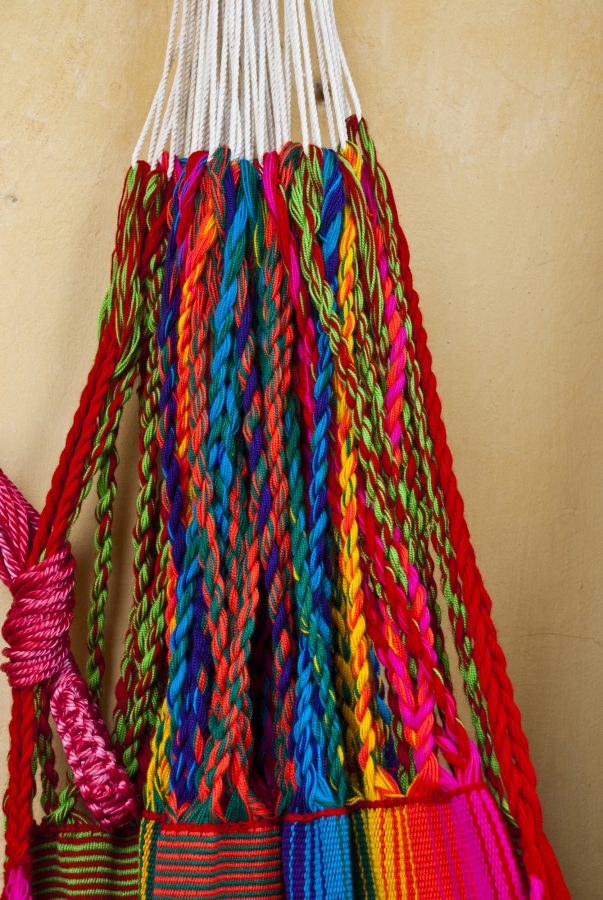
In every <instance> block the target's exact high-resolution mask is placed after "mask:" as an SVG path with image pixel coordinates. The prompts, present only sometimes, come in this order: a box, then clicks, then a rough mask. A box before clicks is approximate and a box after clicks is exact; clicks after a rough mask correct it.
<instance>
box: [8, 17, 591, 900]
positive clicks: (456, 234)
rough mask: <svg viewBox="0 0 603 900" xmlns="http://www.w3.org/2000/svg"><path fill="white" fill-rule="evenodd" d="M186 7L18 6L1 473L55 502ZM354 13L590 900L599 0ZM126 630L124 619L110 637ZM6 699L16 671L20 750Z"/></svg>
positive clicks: (472, 503) (504, 594)
mask: <svg viewBox="0 0 603 900" xmlns="http://www.w3.org/2000/svg"><path fill="white" fill-rule="evenodd" d="M168 7H169V4H168V0H128V2H126V3H124V2H123V0H104V2H103V3H97V2H92V0H88V2H85V0H54V2H53V3H48V4H47V3H41V2H39V0H37V2H36V0H3V2H2V3H1V4H0V48H1V53H2V66H1V67H0V97H1V116H0V123H1V124H0V235H1V237H0V254H1V264H0V286H1V300H0V403H1V410H2V412H1V420H0V421H1V426H0V436H1V438H0V465H2V466H3V467H4V468H6V469H7V471H8V472H9V473H10V475H11V476H12V477H13V478H14V479H15V480H16V481H17V483H18V484H19V485H20V486H21V488H22V489H23V490H24V492H25V493H26V495H27V496H28V497H29V498H30V499H31V500H32V501H33V502H34V503H35V504H36V505H37V506H38V507H39V506H40V505H41V504H42V502H43V499H44V496H45V492H46V489H47V487H48V484H49V481H50V477H51V473H52V469H53V467H54V465H55V463H56V460H57V458H58V455H59V452H60V449H61V447H62V441H63V439H64V435H65V433H66V430H67V427H68V425H69V422H70V418H71V415H72V413H73V410H74V408H75V405H76V401H77V398H78V396H79V391H80V389H81V387H82V386H83V383H84V379H85V375H86V372H87V369H88V366H89V364H90V361H91V358H92V354H93V350H94V343H95V332H96V316H97V309H98V306H99V303H100V299H101V297H102V294H103V291H104V287H105V283H106V279H107V275H108V265H109V256H110V252H111V247H112V240H113V228H114V222H115V212H116V206H117V201H118V199H119V193H120V189H121V182H122V178H123V173H124V171H125V168H126V166H127V164H128V161H129V157H130V153H131V148H132V146H133V144H134V141H135V138H136V136H137V132H138V129H139V126H140V124H141V122H142V120H143V118H144V114H145V112H146V106H147V105H148V103H149V101H150V98H151V96H152V92H153V89H154V83H155V81H156V78H157V77H158V73H159V67H160V65H161V60H162V56H163V45H164V38H165V32H166V28H167V19H168V11H169V10H168ZM337 7H338V11H339V18H340V23H341V31H342V35H343V39H344V43H345V46H346V48H347V50H348V53H349V57H350V62H351V66H352V70H353V72H354V74H355V76H356V79H357V84H358V88H359V91H360V95H361V98H362V100H363V104H364V109H365V113H366V115H367V118H368V119H369V122H370V124H371V127H372V131H373V134H374V137H375V139H376V141H377V144H378V147H379V148H380V151H381V156H382V159H383V161H384V162H385V163H386V165H387V167H388V169H389V172H390V175H391V176H392V180H393V183H394V187H395V189H396V193H397V197H398V200H399V207H400V211H401V216H402V221H403V225H404V227H405V229H406V231H407V233H408V235H409V240H410V244H411V251H412V255H413V268H414V272H415V279H416V284H417V287H418V290H419V292H420V294H421V296H422V299H423V311H424V315H425V319H426V323H427V327H428V331H429V333H430V335H431V347H432V352H433V355H434V358H435V365H436V372H437V373H438V375H439V383H440V387H441V393H442V396H443V401H444V409H445V414H446V422H447V425H448V430H449V435H450V441H451V444H452V448H453V451H454V452H455V454H456V463H457V469H458V474H459V478H460V483H461V486H462V488H463V490H464V495H465V499H466V504H467V511H468V517H469V522H470V524H471V527H472V532H473V535H474V537H475V543H476V546H477V549H478V553H479V558H480V560H481V564H482V567H483V571H484V575H485V578H486V582H487V584H488V585H489V588H490V591H491V593H492V596H493V599H494V609H495V619H496V623H497V625H498V627H499V631H500V637H501V640H502V643H503V646H504V648H505V650H506V653H507V655H508V659H509V667H510V671H511V675H512V677H513V680H514V683H515V686H516V691H517V696H518V698H519V702H520V705H521V708H522V710H523V713H524V719H525V727H526V730H527V733H528V737H529V738H530V742H531V747H532V752H533V757H534V761H535V763H536V768H537V771H538V774H539V779H540V788H541V796H542V801H543V805H544V811H545V818H546V824H547V829H548V833H549V836H550V838H551V841H552V843H553V845H554V846H555V848H556V850H557V851H558V854H559V858H560V861H561V864H562V867H563V869H564V871H565V872H566V874H567V878H568V882H569V885H570V888H571V890H572V893H573V896H574V897H576V898H593V900H594V898H598V897H600V896H601V885H602V884H603V867H602V854H601V847H602V843H603V813H602V810H603V804H602V803H601V797H602V796H603V776H602V769H601V765H600V757H601V752H602V750H603V720H602V714H601V693H602V689H603V683H602V675H601V672H602V669H603V666H602V663H603V604H601V602H600V596H599V595H600V588H599V585H600V580H601V579H600V572H599V569H600V564H601V549H600V548H601V544H602V540H603V525H602V521H601V507H602V502H603V490H602V488H603V485H602V475H601V465H600V457H601V447H602V438H603V421H602V416H601V387H602V366H601V346H602V338H603V333H602V327H601V310H600V303H601V283H602V280H603V278H602V276H603V271H602V268H603V266H602V263H601V254H600V230H601V225H602V215H601V213H602V210H601V188H602V187H603V185H602V180H603V179H602V177H601V150H602V140H601V137H602V136H601V113H602V109H601V102H600V101H601V83H602V77H601V76H602V72H601V60H602V56H601V34H602V26H603V4H602V3H601V2H600V0H538V2H534V0H505V2H504V3H500V2H493V0H456V2H452V3H451V2H447V0H428V2H423V0H406V2H400V0H379V2H376V0H374V2H370V0H338V2H337ZM128 464H130V468H131V467H132V460H131V458H130V460H128V453H127V452H126V453H125V454H124V468H127V466H128ZM132 499H133V494H132V488H131V479H130V487H129V490H128V491H127V493H126V497H125V500H124V502H122V503H121V505H120V506H119V510H118V530H119V534H120V540H119V542H118V543H119V547H118V555H117V559H116V564H115V577H114V581H113V589H114V603H115V605H116V606H117V605H119V603H120V600H121V601H122V607H123V605H124V603H123V601H124V600H125V597H126V592H127V587H128V584H129V574H128V572H129V560H128V559H127V548H128V514H127V511H126V510H127V509H128V508H131V506H132ZM85 513H86V515H85V520H86V521H85V524H84V527H83V528H80V529H79V531H78V534H77V536H76V539H75V548H76V552H77V551H78V548H82V547H84V546H85V547H86V552H80V553H79V558H80V562H82V563H83V565H82V566H81V570H82V573H84V572H85V570H86V562H87V556H88V553H89V551H88V549H87V548H88V547H89V546H90V535H91V511H90V509H86V511H85ZM81 579H82V581H83V582H84V581H85V580H86V575H85V574H82V576H81ZM1 602H2V608H3V609H5V608H6V603H7V597H6V595H5V594H4V593H3V595H2V601H1ZM118 634H119V628H118V626H117V625H114V626H112V628H111V633H110V639H112V640H113V641H114V643H115V645H116V650H117V643H118V637H117V635H118ZM116 655H117V653H115V654H114V656H116ZM8 704H9V694H8V690H7V686H6V683H5V681H4V680H2V681H0V758H4V757H5V751H6V728H7V722H8Z"/></svg>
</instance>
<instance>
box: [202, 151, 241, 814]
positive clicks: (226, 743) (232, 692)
mask: <svg viewBox="0 0 603 900" xmlns="http://www.w3.org/2000/svg"><path fill="white" fill-rule="evenodd" d="M218 172H219V174H220V175H221V185H220V186H219V188H220V189H221V190H220V192H221V194H222V197H221V198H220V200H219V201H216V197H217V196H218V190H219V189H218V186H217V185H216V187H215V189H214V205H215V207H216V217H217V219H218V222H219V229H220V231H221V232H222V233H223V234H224V252H223V272H222V280H221V286H220V297H219V302H218V304H217V306H216V308H215V311H214V317H213V322H212V344H213V357H212V362H211V367H210V371H211V382H210V390H209V400H210V406H209V429H210V430H209V447H210V451H209V460H208V462H209V466H210V471H211V473H212V476H213V479H214V484H215V494H214V509H215V516H216V521H217V524H218V529H219V534H220V539H221V550H222V559H223V565H224V572H225V578H224V584H225V598H224V608H223V609H221V610H220V611H219V619H218V620H217V621H215V622H214V624H215V626H216V628H215V637H214V641H213V644H212V648H213V652H214V663H215V673H216V675H215V680H216V685H217V687H218V690H219V692H220V695H218V694H217V693H216V692H214V697H215V700H214V701H213V702H212V705H213V710H212V712H213V715H212V725H213V727H212V726H210V730H211V745H210V744H209V743H208V745H207V748H206V755H205V760H204V767H205V773H204V775H203V777H202V781H201V791H200V797H201V800H202V802H203V801H207V802H206V803H205V804H203V805H204V807H205V813H204V815H207V816H209V817H210V818H212V819H216V818H220V817H221V815H222V806H223V803H222V794H223V791H224V779H225V778H226V776H227V775H228V776H229V781H230V789H231V791H232V793H231V795H230V797H229V798H228V800H229V802H228V804H227V816H228V817H229V818H234V819H235V820H237V819H239V818H241V817H243V818H246V817H247V816H248V814H249V813H248V803H249V797H248V793H249V789H248V783H247V775H246V772H245V760H246V758H247V756H248V753H249V749H250V747H251V723H250V720H249V717H248V716H247V715H246V712H245V706H246V686H247V685H246V681H247V672H246V668H245V666H246V656H247V653H248V650H247V647H248V643H249V638H250V634H251V631H253V619H251V621H249V614H250V607H251V602H252V601H251V600H250V597H249V595H248V593H247V591H246V587H247V582H244V576H243V569H244V566H245V538H246V536H247V524H246V515H247V501H246V490H245V488H244V483H243V478H242V457H241V453H240V452H238V448H239V444H240V430H241V421H242V390H241V384H240V381H239V372H238V371H237V370H238V369H240V350H239V346H238V341H237V333H236V332H237V331H238V329H237V326H236V319H237V318H238V319H239V320H240V318H241V315H242V310H243V308H244V306H245V303H246V296H247V291H248V288H247V263H246V251H247V215H248V212H247V211H248V205H247V203H246V200H245V188H244V186H243V185H242V183H241V180H240V177H238V174H239V173H238V170H235V167H234V166H231V164H230V160H229V159H228V158H226V159H225V162H224V165H223V167H222V171H221V172H220V171H219V170H218ZM235 175H236V176H237V177H236V180H237V181H238V186H237V184H236V180H235ZM222 198H223V199H222ZM242 627H243V629H244V630H243V635H242V638H243V640H242V641H241V633H240V629H241V628H242ZM245 629H248V631H247V632H246V631H245ZM249 629H250V630H249Z"/></svg>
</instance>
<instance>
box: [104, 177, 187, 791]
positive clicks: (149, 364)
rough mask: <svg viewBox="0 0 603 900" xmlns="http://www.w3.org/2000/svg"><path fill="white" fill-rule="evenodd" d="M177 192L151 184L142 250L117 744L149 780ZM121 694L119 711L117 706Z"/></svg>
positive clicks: (159, 648)
mask: <svg viewBox="0 0 603 900" xmlns="http://www.w3.org/2000/svg"><path fill="white" fill-rule="evenodd" d="M172 187H173V185H172V183H171V180H168V179H167V178H166V177H165V176H164V175H163V174H161V176H160V175H159V174H158V176H157V177H156V178H155V179H150V181H149V186H148V189H147V195H146V197H145V201H146V203H145V205H146V206H147V209H148V212H147V223H148V238H147V241H146V244H145V253H144V258H145V269H146V270H147V271H145V273H144V274H145V278H144V284H145V289H144V293H145V318H144V324H143V328H144V334H145V338H146V343H147V353H146V355H145V361H144V370H143V373H142V380H141V389H140V396H139V447H140V458H139V463H138V494H137V498H136V511H137V518H136V522H135V525H134V533H133V546H134V579H135V580H134V591H133V598H132V608H131V613H130V618H129V625H128V632H127V634H126V641H125V649H124V655H123V659H122V665H121V673H122V677H121V679H120V682H119V683H118V687H117V689H116V698H117V701H118V702H117V705H116V710H115V713H114V740H115V741H116V742H118V743H119V745H120V747H121V751H122V758H123V762H124V766H125V769H126V771H127V773H128V775H129V776H130V778H132V779H134V778H135V777H136V775H137V774H138V773H139V772H140V773H144V771H145V768H146V766H145V765H144V763H145V762H148V753H147V748H146V747H145V748H144V750H145V752H144V756H143V759H142V760H140V759H139V755H140V751H141V748H142V747H143V743H142V742H143V740H145V739H147V738H148V737H149V736H150V735H149V733H148V732H149V731H150V730H151V729H153V728H154V727H155V725H156V722H157V717H158V714H159V708H160V678H161V671H160V667H161V660H162V657H163V630H164V618H163V616H164V603H165V592H164V586H163V584H162V578H161V577H159V572H160V568H159V566H160V563H159V560H158V555H159V557H160V556H161V554H162V547H161V542H160V541H159V540H157V539H156V538H155V537H154V532H155V530H157V532H158V537H159V536H160V535H161V531H162V529H161V522H160V513H159V502H160V484H159V471H158V463H159V460H158V456H157V452H156V446H157V445H156V441H157V433H158V427H159V397H160V372H159V348H158V343H157V325H158V319H159V310H160V300H161V291H162V284H163V274H164V259H165V252H166V248H167V238H168V234H167V225H166V198H167V197H168V193H169V191H170V189H171V188H172ZM120 688H121V699H122V705H121V706H120V702H119V701H120Z"/></svg>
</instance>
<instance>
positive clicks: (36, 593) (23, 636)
mask: <svg viewBox="0 0 603 900" xmlns="http://www.w3.org/2000/svg"><path fill="white" fill-rule="evenodd" d="M74 575H75V561H74V559H73V557H72V555H71V552H70V550H69V548H68V547H63V548H62V549H61V550H59V552H58V553H56V554H54V555H53V556H50V557H48V558H47V559H44V560H42V561H41V562H39V563H36V564H35V565H33V566H31V567H30V568H27V569H24V570H23V571H22V572H21V573H20V574H19V575H17V576H16V577H15V578H13V579H12V580H11V581H10V582H8V583H7V585H8V588H9V589H10V591H11V593H12V595H13V603H12V606H11V608H10V610H9V611H8V613H7V616H6V620H5V623H4V627H3V629H2V635H3V637H4V640H5V641H6V643H7V648H6V650H5V651H4V653H5V656H6V657H7V659H8V662H6V663H4V665H3V667H2V668H3V670H4V672H5V673H6V675H7V676H8V680H9V682H10V684H11V686H12V687H16V688H24V687H30V686H32V685H35V684H39V683H40V682H41V681H46V680H47V679H49V678H53V677H54V676H56V675H57V674H58V673H59V672H60V671H61V670H62V669H63V667H64V665H65V662H66V660H67V657H68V656H69V628H70V626H71V621H72V619H73V588H74Z"/></svg>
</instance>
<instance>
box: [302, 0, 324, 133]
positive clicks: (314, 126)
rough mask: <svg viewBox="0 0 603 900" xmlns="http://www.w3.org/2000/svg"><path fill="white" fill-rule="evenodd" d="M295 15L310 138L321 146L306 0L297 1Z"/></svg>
mask: <svg viewBox="0 0 603 900" xmlns="http://www.w3.org/2000/svg"><path fill="white" fill-rule="evenodd" d="M297 15H298V19H299V29H300V34H301V43H302V50H303V58H304V75H305V79H306V97H307V100H308V108H309V111H310V125H311V137H310V140H311V141H312V143H313V144H316V145H317V146H319V147H320V146H321V144H322V138H321V135H320V121H319V118H318V105H317V103H316V91H315V89H314V73H313V71H312V55H311V53H310V39H309V36H308V20H307V18H306V0H297Z"/></svg>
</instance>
